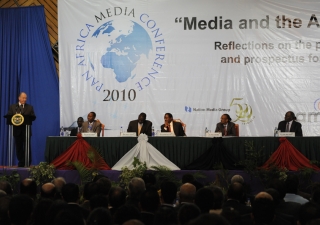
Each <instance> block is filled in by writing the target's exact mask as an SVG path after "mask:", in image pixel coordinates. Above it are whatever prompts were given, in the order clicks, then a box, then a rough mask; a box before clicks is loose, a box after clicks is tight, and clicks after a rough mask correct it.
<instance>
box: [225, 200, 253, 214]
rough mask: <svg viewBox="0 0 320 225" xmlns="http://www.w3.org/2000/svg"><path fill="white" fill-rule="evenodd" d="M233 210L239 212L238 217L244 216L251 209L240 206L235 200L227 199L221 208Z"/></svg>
mask: <svg viewBox="0 0 320 225" xmlns="http://www.w3.org/2000/svg"><path fill="white" fill-rule="evenodd" d="M227 207H230V208H234V209H235V210H237V211H238V212H239V214H240V215H245V214H248V213H251V212H252V208H251V207H250V206H246V205H243V204H241V203H240V202H239V201H237V200H233V199H229V200H227V201H226V202H225V203H223V205H222V208H227Z"/></svg>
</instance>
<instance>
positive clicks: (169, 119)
mask: <svg viewBox="0 0 320 225" xmlns="http://www.w3.org/2000/svg"><path fill="white" fill-rule="evenodd" d="M161 132H171V133H174V134H175V135H176V136H186V134H185V133H184V130H183V127H182V124H181V123H180V122H175V121H173V116H172V114H171V113H166V114H164V124H162V125H161Z"/></svg>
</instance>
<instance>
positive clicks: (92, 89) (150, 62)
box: [58, 0, 320, 136]
mask: <svg viewBox="0 0 320 225" xmlns="http://www.w3.org/2000/svg"><path fill="white" fill-rule="evenodd" d="M319 8H320V2H318V1H308V2H306V1H298V0H290V1H289V0H260V1H257V0H238V1H234V0H224V1H213V0H197V1H194V0H151V1H150V0H121V1H119V0H108V1H106V0H59V1H58V15H59V64H60V117H61V125H63V126H67V127H68V126H71V125H72V124H73V125H75V121H76V120H77V118H78V117H79V116H82V117H84V118H85V120H86V117H87V114H88V113H89V112H90V111H94V112H96V114H97V118H98V119H100V121H101V122H102V123H104V124H105V125H106V129H109V132H107V133H108V135H109V136H116V135H118V134H119V133H118V132H119V129H120V127H121V126H122V127H123V128H124V129H126V128H127V126H128V123H129V121H131V120H134V119H137V118H138V115H139V114H140V113H141V112H145V113H146V114H147V119H148V120H150V121H152V122H153V124H154V128H155V131H156V130H159V129H160V125H161V124H163V117H164V114H165V113H166V112H170V113H172V114H173V116H174V118H179V119H181V120H182V121H183V122H184V123H186V124H187V132H186V133H187V135H188V136H203V135H204V130H205V128H206V127H207V128H208V129H209V130H211V131H214V129H215V127H216V123H218V122H219V121H220V117H221V115H222V114H224V113H228V114H229V115H230V116H231V118H232V119H233V122H235V123H237V124H239V127H240V135H241V136H272V135H273V130H274V127H276V126H277V125H278V123H279V121H281V120H283V119H284V115H285V113H286V112H287V111H293V112H294V113H295V114H296V117H297V120H298V121H299V122H300V123H301V124H302V129H303V133H304V136H317V135H320V88H319V87H320V72H319V71H320V39H319V37H320V25H319V19H320V12H319V11H317V9H319Z"/></svg>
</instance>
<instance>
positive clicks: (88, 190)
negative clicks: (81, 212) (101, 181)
mask: <svg viewBox="0 0 320 225" xmlns="http://www.w3.org/2000/svg"><path fill="white" fill-rule="evenodd" d="M98 193H99V185H98V184H97V183H94V182H88V183H86V184H85V185H84V188H83V195H82V196H83V199H84V201H83V202H82V204H81V207H82V208H84V209H86V210H90V199H91V198H92V197H93V196H94V195H96V194H98Z"/></svg>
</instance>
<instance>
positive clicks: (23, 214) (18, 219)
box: [8, 195, 33, 225]
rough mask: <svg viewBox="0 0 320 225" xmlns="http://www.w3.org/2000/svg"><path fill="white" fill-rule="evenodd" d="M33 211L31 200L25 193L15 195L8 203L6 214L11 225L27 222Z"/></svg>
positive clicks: (22, 224)
mask: <svg viewBox="0 0 320 225" xmlns="http://www.w3.org/2000/svg"><path fill="white" fill-rule="evenodd" d="M32 211H33V200H32V198H30V197H29V196H26V195H15V196H13V197H12V199H11V201H10V203H9V210H8V215H9V218H10V221H11V224H12V225H25V224H28V222H29V220H30V217H31V214H32Z"/></svg>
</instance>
